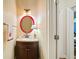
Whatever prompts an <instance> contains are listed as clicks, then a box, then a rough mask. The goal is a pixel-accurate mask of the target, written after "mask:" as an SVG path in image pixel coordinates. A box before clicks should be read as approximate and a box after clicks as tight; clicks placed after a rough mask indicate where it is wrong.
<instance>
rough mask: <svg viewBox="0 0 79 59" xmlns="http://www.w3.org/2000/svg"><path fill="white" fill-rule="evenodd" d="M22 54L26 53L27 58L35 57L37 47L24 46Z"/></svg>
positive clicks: (34, 58) (32, 58) (33, 58)
mask: <svg viewBox="0 0 79 59" xmlns="http://www.w3.org/2000/svg"><path fill="white" fill-rule="evenodd" d="M24 51H25V52H24V54H26V55H27V57H26V58H27V59H37V47H36V46H26V47H25V49H24Z"/></svg>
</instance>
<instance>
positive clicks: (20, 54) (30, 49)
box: [15, 41, 39, 59]
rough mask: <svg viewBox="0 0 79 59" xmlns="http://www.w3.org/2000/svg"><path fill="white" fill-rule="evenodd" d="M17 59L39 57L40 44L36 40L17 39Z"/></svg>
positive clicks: (37, 58) (34, 58)
mask: <svg viewBox="0 0 79 59" xmlns="http://www.w3.org/2000/svg"><path fill="white" fill-rule="evenodd" d="M15 59H39V46H38V41H36V42H21V41H16V46H15Z"/></svg>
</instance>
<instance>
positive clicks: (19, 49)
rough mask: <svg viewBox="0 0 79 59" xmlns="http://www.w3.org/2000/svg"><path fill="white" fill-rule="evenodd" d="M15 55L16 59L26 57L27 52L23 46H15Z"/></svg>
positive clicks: (24, 58) (26, 58) (25, 58)
mask: <svg viewBox="0 0 79 59" xmlns="http://www.w3.org/2000/svg"><path fill="white" fill-rule="evenodd" d="M15 57H16V59H28V57H27V52H26V50H25V47H24V46H16V47H15Z"/></svg>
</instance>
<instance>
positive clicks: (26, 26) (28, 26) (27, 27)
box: [20, 16, 34, 33]
mask: <svg viewBox="0 0 79 59" xmlns="http://www.w3.org/2000/svg"><path fill="white" fill-rule="evenodd" d="M32 25H34V19H33V18H32V17H31V16H24V17H22V19H21V21H20V28H21V30H22V31H23V32H24V33H30V32H32V30H33V29H32Z"/></svg>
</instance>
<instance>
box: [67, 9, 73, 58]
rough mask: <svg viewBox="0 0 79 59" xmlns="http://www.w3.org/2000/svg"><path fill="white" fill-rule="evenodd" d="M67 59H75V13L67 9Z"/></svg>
mask: <svg viewBox="0 0 79 59" xmlns="http://www.w3.org/2000/svg"><path fill="white" fill-rule="evenodd" d="M67 59H74V11H73V10H72V9H71V8H68V9H67Z"/></svg>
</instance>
